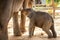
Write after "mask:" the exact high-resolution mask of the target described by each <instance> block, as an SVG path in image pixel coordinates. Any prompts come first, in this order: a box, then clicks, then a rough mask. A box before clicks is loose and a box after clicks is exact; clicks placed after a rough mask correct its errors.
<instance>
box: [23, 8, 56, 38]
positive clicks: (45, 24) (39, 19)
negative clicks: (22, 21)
mask: <svg viewBox="0 0 60 40" xmlns="http://www.w3.org/2000/svg"><path fill="white" fill-rule="evenodd" d="M23 11H24V15H26V16H28V17H29V19H30V24H29V37H32V36H33V34H34V29H35V26H36V27H39V28H42V30H43V31H45V32H46V33H47V35H48V38H56V37H57V35H56V32H55V29H54V20H53V18H52V17H51V16H50V15H49V14H48V13H46V12H41V11H34V10H33V9H30V8H29V9H24V10H23ZM50 30H51V31H50Z"/></svg>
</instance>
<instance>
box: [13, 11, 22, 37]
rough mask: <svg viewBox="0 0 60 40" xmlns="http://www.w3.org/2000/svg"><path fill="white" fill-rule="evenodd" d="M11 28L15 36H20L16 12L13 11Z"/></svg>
mask: <svg viewBox="0 0 60 40" xmlns="http://www.w3.org/2000/svg"><path fill="white" fill-rule="evenodd" d="M13 29H14V35H15V36H21V31H20V29H19V24H18V12H14V13H13Z"/></svg>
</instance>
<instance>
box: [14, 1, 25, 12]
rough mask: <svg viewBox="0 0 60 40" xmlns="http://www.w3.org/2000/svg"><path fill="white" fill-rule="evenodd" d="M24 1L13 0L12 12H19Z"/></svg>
mask: <svg viewBox="0 0 60 40" xmlns="http://www.w3.org/2000/svg"><path fill="white" fill-rule="evenodd" d="M23 1H24V0H18V1H17V0H14V2H13V12H17V11H19V9H20V8H22V4H23Z"/></svg>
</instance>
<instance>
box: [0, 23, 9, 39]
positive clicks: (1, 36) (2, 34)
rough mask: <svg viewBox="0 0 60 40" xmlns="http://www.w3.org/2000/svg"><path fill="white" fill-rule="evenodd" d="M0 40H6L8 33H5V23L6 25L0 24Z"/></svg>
mask: <svg viewBox="0 0 60 40" xmlns="http://www.w3.org/2000/svg"><path fill="white" fill-rule="evenodd" d="M0 27H1V28H0V40H8V31H7V23H6V25H2V24H0Z"/></svg>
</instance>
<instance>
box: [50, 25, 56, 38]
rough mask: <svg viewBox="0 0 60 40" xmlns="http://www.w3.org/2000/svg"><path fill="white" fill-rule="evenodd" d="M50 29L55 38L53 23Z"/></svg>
mask: <svg viewBox="0 0 60 40" xmlns="http://www.w3.org/2000/svg"><path fill="white" fill-rule="evenodd" d="M50 29H51V31H52V33H53V37H54V38H56V37H57V34H56V32H55V29H54V25H52V26H51V28H50Z"/></svg>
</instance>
